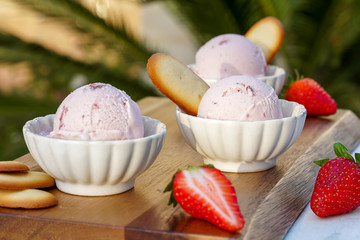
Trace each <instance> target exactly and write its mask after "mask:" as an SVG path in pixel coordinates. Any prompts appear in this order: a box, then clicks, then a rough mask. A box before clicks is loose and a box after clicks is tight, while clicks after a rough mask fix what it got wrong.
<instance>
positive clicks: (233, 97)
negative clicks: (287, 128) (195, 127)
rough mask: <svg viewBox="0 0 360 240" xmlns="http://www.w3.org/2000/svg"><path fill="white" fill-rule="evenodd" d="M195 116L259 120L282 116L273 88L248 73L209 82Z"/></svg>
mask: <svg viewBox="0 0 360 240" xmlns="http://www.w3.org/2000/svg"><path fill="white" fill-rule="evenodd" d="M198 117H202V118H210V119H219V120H240V121H262V120H271V119H279V118H282V117H283V114H282V111H281V106H280V103H279V98H278V96H277V95H276V93H275V92H274V89H273V88H272V87H270V86H268V85H267V84H266V83H264V82H262V81H260V80H258V79H256V78H255V77H252V76H249V75H242V76H240V75H237V76H231V77H227V78H224V79H222V80H221V81H218V82H217V83H215V84H214V85H212V86H211V87H210V88H209V90H208V91H207V92H206V93H205V94H204V96H203V98H202V99H201V102H200V105H199V110H198Z"/></svg>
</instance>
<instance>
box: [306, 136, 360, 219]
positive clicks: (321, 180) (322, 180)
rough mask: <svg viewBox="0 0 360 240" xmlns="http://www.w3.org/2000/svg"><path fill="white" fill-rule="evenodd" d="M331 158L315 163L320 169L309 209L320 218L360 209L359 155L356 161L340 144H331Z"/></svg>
mask: <svg viewBox="0 0 360 240" xmlns="http://www.w3.org/2000/svg"><path fill="white" fill-rule="evenodd" d="M334 150H335V154H336V155H337V157H336V158H334V159H331V160H329V159H324V160H319V161H315V163H316V164H318V165H320V166H322V167H321V168H320V170H319V173H318V176H317V179H316V182H315V187H314V191H313V194H312V196H311V201H310V207H311V209H312V211H313V212H314V213H315V214H316V215H317V216H319V217H326V216H332V215H339V214H344V213H347V212H350V211H352V210H354V209H356V208H358V207H359V206H360V166H359V164H360V154H355V158H356V160H354V158H353V157H352V156H351V155H350V154H349V152H348V150H347V149H346V148H345V147H344V146H343V145H342V144H341V143H335V144H334Z"/></svg>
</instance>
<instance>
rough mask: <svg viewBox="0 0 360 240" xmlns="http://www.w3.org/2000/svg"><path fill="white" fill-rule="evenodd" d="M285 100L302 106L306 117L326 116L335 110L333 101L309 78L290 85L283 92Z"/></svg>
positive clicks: (335, 106)
mask: <svg viewBox="0 0 360 240" xmlns="http://www.w3.org/2000/svg"><path fill="white" fill-rule="evenodd" d="M285 99H286V100H288V101H294V102H297V103H300V104H302V105H304V107H305V108H306V111H307V115H308V116H327V115H331V114H334V113H336V110H337V105H336V102H335V101H334V99H332V98H331V96H330V95H329V94H328V93H327V92H326V91H325V90H324V88H322V87H321V86H320V85H319V84H318V83H317V82H316V81H315V80H314V79H311V78H303V79H300V80H296V81H295V82H294V83H292V84H291V85H290V87H289V88H288V89H287V91H286V92H285Z"/></svg>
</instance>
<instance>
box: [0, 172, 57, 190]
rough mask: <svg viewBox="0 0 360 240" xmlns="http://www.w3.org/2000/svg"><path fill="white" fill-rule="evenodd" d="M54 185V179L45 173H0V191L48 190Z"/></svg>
mask: <svg viewBox="0 0 360 240" xmlns="http://www.w3.org/2000/svg"><path fill="white" fill-rule="evenodd" d="M54 185H55V180H54V178H52V177H51V176H49V175H48V174H46V173H43V172H34V171H29V172H11V173H4V172H2V173H0V189H12V190H19V189H28V188H47V187H51V186H54Z"/></svg>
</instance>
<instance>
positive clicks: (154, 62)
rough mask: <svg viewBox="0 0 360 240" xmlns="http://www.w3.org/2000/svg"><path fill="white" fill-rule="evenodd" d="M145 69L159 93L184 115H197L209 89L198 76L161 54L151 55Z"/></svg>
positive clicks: (178, 62) (173, 59)
mask: <svg viewBox="0 0 360 240" xmlns="http://www.w3.org/2000/svg"><path fill="white" fill-rule="evenodd" d="M146 68H147V72H148V75H149V77H150V79H151V81H152V82H153V84H154V85H155V86H156V87H157V88H158V89H159V90H160V92H162V93H163V94H164V95H165V96H167V97H168V98H169V99H170V100H171V101H173V102H174V103H175V104H176V105H178V106H179V108H181V109H182V110H183V111H185V112H186V113H188V114H190V115H194V116H196V115H197V111H198V108H199V104H200V101H201V98H202V96H203V95H204V94H205V92H206V91H207V90H208V89H209V86H208V85H207V84H206V83H205V82H204V81H203V80H202V79H201V78H200V77H199V76H198V75H196V74H195V73H194V72H193V71H192V70H191V69H190V68H188V67H187V66H186V65H185V64H183V63H182V62H180V61H178V60H177V59H175V58H173V57H171V56H169V55H166V54H163V53H156V54H153V55H152V56H151V57H150V58H149V60H148V63H147V66H146Z"/></svg>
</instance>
